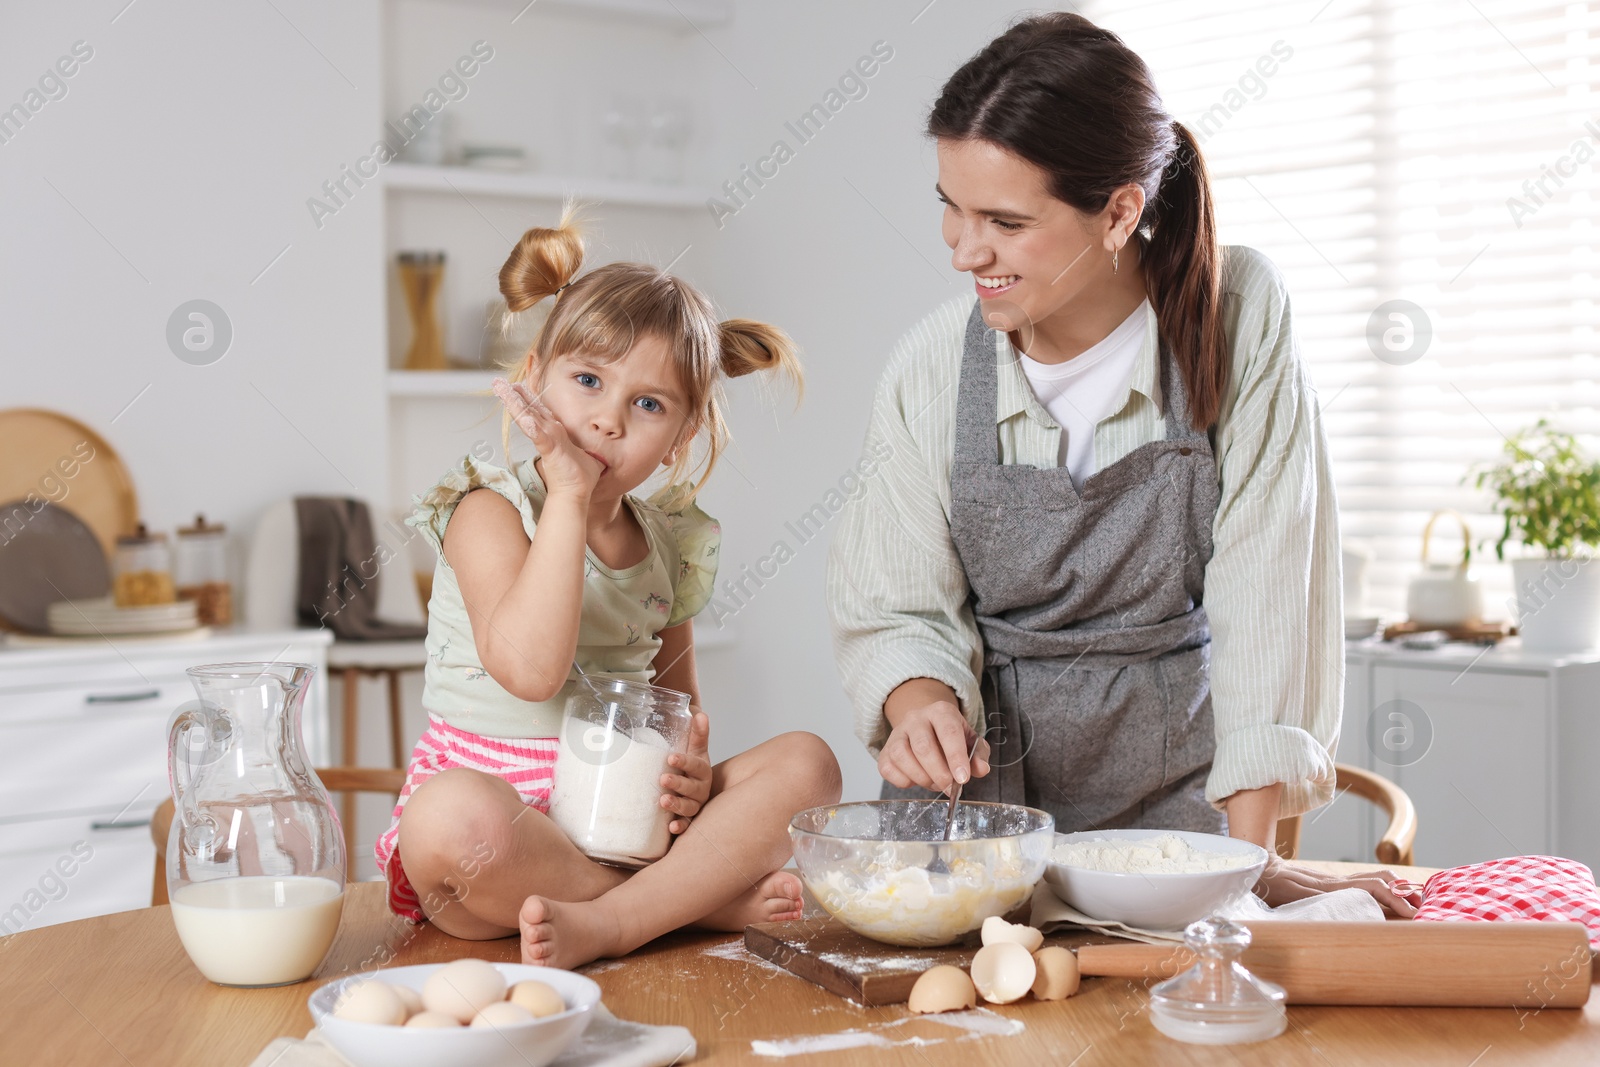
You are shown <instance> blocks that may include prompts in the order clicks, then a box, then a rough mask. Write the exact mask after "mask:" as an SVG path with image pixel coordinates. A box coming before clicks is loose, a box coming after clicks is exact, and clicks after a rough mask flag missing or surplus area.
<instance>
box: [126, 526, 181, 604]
mask: <svg viewBox="0 0 1600 1067" xmlns="http://www.w3.org/2000/svg"><path fill="white" fill-rule="evenodd" d="M112 570H113V574H114V577H113V578H112V581H111V595H112V599H113V600H114V601H115V602H116V605H117V607H119V608H142V607H149V606H151V605H153V604H171V603H172V602H173V601H175V600H177V599H178V594H177V590H176V588H175V587H174V585H173V582H172V553H171V551H169V550H168V548H167V535H166V534H161V533H151V532H150V531H149V530H147V529H146V528H145V525H144V523H142V522H141V523H140V524H139V529H138V530H137V532H135V533H131V534H126V535H124V536H122V537H119V538H117V555H116V560H115V565H114V566H113V568H112Z"/></svg>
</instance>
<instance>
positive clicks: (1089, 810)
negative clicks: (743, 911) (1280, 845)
mask: <svg viewBox="0 0 1600 1067" xmlns="http://www.w3.org/2000/svg"><path fill="white" fill-rule="evenodd" d="M995 341H996V338H995V335H994V331H992V330H990V329H989V327H988V326H987V325H986V324H985V323H984V321H983V318H982V316H981V312H980V308H978V307H974V308H973V311H972V316H971V318H969V319H968V320H967V335H966V346H965V351H964V353H963V356H962V361H961V379H960V381H961V384H960V392H959V393H958V398H957V402H956V437H955V456H954V463H953V466H952V468H951V475H950V487H951V497H952V503H951V513H950V535H951V539H952V540H953V541H954V543H955V547H956V552H957V554H958V555H959V556H960V557H961V564H962V567H963V568H964V569H965V571H966V576H967V582H968V584H969V586H970V588H971V595H970V603H971V606H972V611H973V615H974V616H975V618H976V620H977V624H978V631H979V633H980V634H981V635H982V638H983V646H984V674H983V680H982V691H983V702H984V714H985V717H986V721H987V735H986V736H987V739H988V741H989V744H990V746H991V753H990V757H989V759H990V764H991V766H992V768H993V769H992V770H991V771H990V773H989V774H988V775H987V776H986V777H984V778H977V779H974V780H973V781H972V782H971V783H969V784H968V785H967V787H966V789H965V791H964V793H963V796H965V797H967V798H970V799H973V800H1000V801H1004V802H1006V803H1013V804H1027V805H1029V806H1030V807H1037V808H1043V809H1044V810H1046V811H1048V812H1050V813H1051V814H1053V815H1054V816H1055V818H1056V829H1057V830H1058V831H1060V832H1063V833H1066V832H1070V831H1074V830H1090V829H1101V828H1123V827H1159V828H1165V829H1176V830H1198V831H1205V832H1209V833H1219V832H1222V830H1223V828H1224V827H1225V826H1226V818H1225V816H1224V815H1223V814H1222V813H1221V812H1219V811H1217V810H1216V809H1214V808H1213V807H1212V806H1211V805H1210V804H1209V803H1207V801H1206V798H1205V788H1206V778H1207V775H1208V774H1209V773H1210V770H1211V759H1212V756H1213V754H1214V753H1215V751H1216V739H1215V737H1214V736H1213V731H1212V717H1211V692H1210V684H1209V680H1208V659H1209V655H1208V652H1209V646H1210V642H1211V630H1210V626H1209V625H1208V623H1207V621H1206V613H1205V608H1204V607H1202V606H1201V600H1202V599H1203V593H1204V588H1205V566H1206V563H1207V561H1208V560H1210V558H1211V527H1212V521H1213V519H1214V518H1215V515H1216V510H1217V469H1216V462H1215V460H1214V458H1213V456H1212V451H1211V443H1210V440H1209V439H1208V437H1207V435H1206V433H1205V432H1204V431H1197V430H1194V429H1193V428H1191V427H1190V425H1189V405H1188V399H1187V396H1186V395H1185V392H1184V385H1183V376H1182V374H1181V373H1180V372H1179V371H1178V368H1177V365H1176V364H1175V363H1174V362H1173V360H1172V357H1171V354H1170V353H1169V352H1168V351H1167V350H1166V347H1165V345H1163V346H1162V352H1161V395H1162V412H1163V415H1164V416H1165V420H1166V439H1165V440H1162V441H1154V442H1150V443H1147V444H1144V445H1141V446H1139V447H1138V448H1136V449H1134V450H1133V451H1132V452H1131V453H1129V454H1128V455H1127V456H1125V457H1123V458H1122V459H1120V460H1118V461H1117V462H1115V463H1113V464H1112V465H1111V466H1109V467H1106V468H1104V469H1102V470H1100V471H1097V472H1096V473H1095V474H1094V475H1093V476H1091V477H1090V478H1089V479H1088V480H1087V481H1085V482H1084V484H1083V487H1082V490H1081V491H1080V490H1079V489H1077V488H1075V487H1074V486H1073V484H1072V478H1071V475H1070V474H1069V472H1068V470H1067V468H1065V467H1053V468H1049V469H1039V468H1035V467H1029V466H1024V465H1020V464H1002V463H1001V462H1000V445H999V437H998V433H997V431H996V424H995V397H996V385H997V383H996V363H997V361H998V360H1000V359H1010V358H1014V357H1012V356H1011V355H1010V354H1009V353H1003V354H1002V353H1000V352H997V351H996V344H995ZM930 795H932V794H930V793H928V792H927V791H925V790H920V789H908V790H900V789H895V788H894V787H892V786H888V785H887V784H886V785H885V788H884V796H885V797H926V796H930Z"/></svg>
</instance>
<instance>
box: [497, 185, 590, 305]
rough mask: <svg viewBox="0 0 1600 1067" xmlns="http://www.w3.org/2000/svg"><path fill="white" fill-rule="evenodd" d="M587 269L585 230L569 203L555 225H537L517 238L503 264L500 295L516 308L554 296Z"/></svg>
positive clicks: (507, 303)
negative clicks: (584, 259) (585, 261)
mask: <svg viewBox="0 0 1600 1067" xmlns="http://www.w3.org/2000/svg"><path fill="white" fill-rule="evenodd" d="M582 269H583V232H582V228H581V227H580V225H579V220H578V212H577V209H576V208H575V207H574V206H573V205H572V204H568V205H567V206H566V207H565V208H564V209H563V210H562V212H561V221H560V222H559V223H558V224H557V225H556V226H554V227H546V226H535V227H533V228H532V229H531V230H529V231H528V232H527V233H524V234H523V235H522V238H521V239H520V240H519V241H517V243H516V247H514V248H512V249H511V254H510V255H509V256H507V257H506V261H505V265H504V266H502V267H501V268H500V295H501V296H503V297H505V298H506V307H507V308H509V309H510V310H512V311H523V310H526V309H527V308H531V307H532V306H533V305H535V304H537V303H538V302H539V301H541V300H543V299H544V298H545V297H547V296H554V295H555V294H556V293H558V292H560V291H561V290H562V289H563V288H565V287H566V285H567V283H568V282H570V281H572V279H573V278H575V277H577V275H578V271H580V270H582Z"/></svg>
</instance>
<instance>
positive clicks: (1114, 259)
mask: <svg viewBox="0 0 1600 1067" xmlns="http://www.w3.org/2000/svg"><path fill="white" fill-rule="evenodd" d="M1120 251H1121V249H1118V248H1113V249H1112V250H1111V273H1112V274H1115V273H1117V253H1118V252H1120Z"/></svg>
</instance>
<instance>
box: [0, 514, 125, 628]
mask: <svg viewBox="0 0 1600 1067" xmlns="http://www.w3.org/2000/svg"><path fill="white" fill-rule="evenodd" d="M0 522H3V524H4V536H3V537H0V542H3V543H0V618H3V619H4V620H5V621H6V622H7V623H9V624H10V625H11V626H13V627H16V628H18V629H21V630H25V631H27V632H30V633H42V632H43V631H44V630H45V629H46V628H47V627H48V625H49V622H48V619H49V609H50V605H51V604H54V603H55V602H56V601H58V600H70V599H86V598H89V597H100V596H104V595H105V594H106V591H107V590H109V589H110V588H111V565H110V564H109V563H108V562H107V561H106V556H105V553H104V552H102V551H100V542H99V541H98V540H96V538H95V535H94V531H93V530H91V529H89V526H88V524H87V523H85V522H84V521H83V520H82V519H80V518H78V517H77V516H76V515H74V514H72V513H71V512H70V511H67V510H66V509H65V508H58V507H56V506H55V505H54V504H41V505H39V509H38V510H37V511H34V510H32V509H31V508H30V507H29V506H28V505H27V504H25V503H24V502H23V501H20V500H13V501H11V502H10V503H7V504H0Z"/></svg>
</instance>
